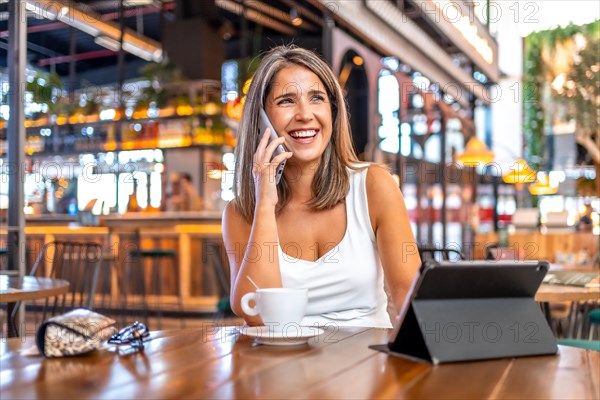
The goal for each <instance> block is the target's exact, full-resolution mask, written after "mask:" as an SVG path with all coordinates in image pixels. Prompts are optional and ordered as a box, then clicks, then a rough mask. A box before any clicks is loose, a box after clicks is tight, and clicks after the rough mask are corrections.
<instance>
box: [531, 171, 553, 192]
mask: <svg viewBox="0 0 600 400" xmlns="http://www.w3.org/2000/svg"><path fill="white" fill-rule="evenodd" d="M540 175H541V176H540V177H539V178H538V180H537V182H535V183H533V184H531V185H529V193H531V194H532V195H534V196H543V195H549V194H555V193H556V192H558V186H556V187H554V186H550V181H549V179H548V175H546V174H540Z"/></svg>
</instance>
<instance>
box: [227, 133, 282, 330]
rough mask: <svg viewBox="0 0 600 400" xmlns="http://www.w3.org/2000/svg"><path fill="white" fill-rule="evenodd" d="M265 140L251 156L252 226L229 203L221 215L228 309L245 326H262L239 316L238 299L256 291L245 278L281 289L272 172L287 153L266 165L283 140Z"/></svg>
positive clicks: (274, 187) (264, 138) (262, 140)
mask: <svg viewBox="0 0 600 400" xmlns="http://www.w3.org/2000/svg"><path fill="white" fill-rule="evenodd" d="M268 136H269V130H267V131H265V133H264V135H263V137H262V139H261V141H260V143H259V145H258V149H257V151H256V154H255V156H254V166H253V175H254V186H255V189H256V207H255V210H254V219H253V222H252V225H250V224H249V223H248V222H247V221H245V220H244V218H243V217H242V215H241V214H240V213H239V212H238V210H237V209H236V207H235V205H234V204H233V203H229V204H228V205H227V207H226V209H225V212H224V213H223V223H222V226H223V241H224V243H225V250H226V251H227V256H228V259H229V266H230V270H231V298H230V300H231V308H232V310H233V312H234V313H236V314H237V315H238V316H240V317H243V318H244V319H245V320H246V322H247V323H248V324H249V325H258V324H262V321H261V319H260V317H258V316H256V317H250V316H247V315H245V314H243V313H242V310H241V306H240V300H241V298H242V296H244V295H245V294H246V293H249V292H253V291H255V290H256V288H255V287H254V286H252V284H251V283H250V281H249V280H248V279H247V277H248V276H249V277H250V278H252V280H253V281H254V282H256V284H257V285H258V286H259V287H261V288H272V287H281V286H282V284H281V272H280V271H279V255H278V252H277V238H278V235H277V221H276V219H275V206H276V205H277V187H276V186H275V168H276V167H277V165H279V163H280V162H281V161H283V160H284V159H287V158H289V157H290V156H291V153H289V152H286V153H282V154H280V155H278V156H277V157H275V158H273V160H272V161H270V160H271V155H272V154H273V150H274V149H275V147H276V146H277V145H280V144H281V143H283V141H284V138H279V139H277V140H274V141H272V142H271V143H270V144H267V143H268Z"/></svg>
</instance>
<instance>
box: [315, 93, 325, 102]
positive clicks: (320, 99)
mask: <svg viewBox="0 0 600 400" xmlns="http://www.w3.org/2000/svg"><path fill="white" fill-rule="evenodd" d="M312 99H313V101H325V97H324V96H321V95H318V94H317V95H314V96H313V98H312Z"/></svg>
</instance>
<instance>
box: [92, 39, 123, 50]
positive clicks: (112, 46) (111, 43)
mask: <svg viewBox="0 0 600 400" xmlns="http://www.w3.org/2000/svg"><path fill="white" fill-rule="evenodd" d="M94 42H95V43H96V44H97V45H100V46H102V47H106V48H107V49H109V50H112V51H119V50H121V44H120V43H119V42H118V41H116V40H115V39H113V38H109V37H108V36H98V37H97V38H95V39H94Z"/></svg>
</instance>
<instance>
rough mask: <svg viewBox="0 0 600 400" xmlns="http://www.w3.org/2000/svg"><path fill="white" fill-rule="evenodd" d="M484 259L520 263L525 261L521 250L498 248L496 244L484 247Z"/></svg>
mask: <svg viewBox="0 0 600 400" xmlns="http://www.w3.org/2000/svg"><path fill="white" fill-rule="evenodd" d="M485 259H486V260H488V261H520V260H523V259H525V252H524V250H523V249H519V248H513V247H500V246H499V245H498V244H497V243H491V244H488V245H487V246H485Z"/></svg>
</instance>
